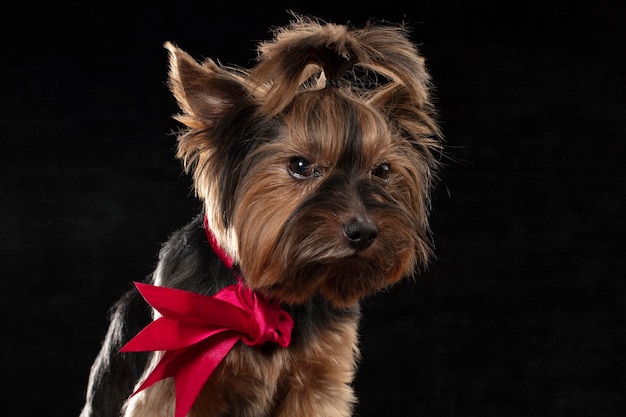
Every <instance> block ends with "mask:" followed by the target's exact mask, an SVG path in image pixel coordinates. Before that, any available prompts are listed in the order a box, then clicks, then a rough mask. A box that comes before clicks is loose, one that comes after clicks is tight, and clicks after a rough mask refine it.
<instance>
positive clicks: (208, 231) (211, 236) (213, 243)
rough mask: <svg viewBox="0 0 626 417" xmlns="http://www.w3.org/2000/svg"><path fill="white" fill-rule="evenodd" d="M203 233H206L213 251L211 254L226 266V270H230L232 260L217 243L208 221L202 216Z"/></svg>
mask: <svg viewBox="0 0 626 417" xmlns="http://www.w3.org/2000/svg"><path fill="white" fill-rule="evenodd" d="M204 232H205V233H206V237H207V239H208V241H209V244H210V245H211V248H212V249H213V252H215V254H216V255H217V256H218V257H219V258H220V260H221V261H222V262H223V263H224V265H226V267H227V268H228V269H232V267H233V263H234V262H233V259H232V258H231V257H230V255H228V254H227V253H226V251H225V250H224V249H223V248H222V247H221V246H220V245H219V243H217V238H216V237H215V235H214V234H213V232H212V231H211V229H210V228H209V219H208V218H207V217H206V216H204Z"/></svg>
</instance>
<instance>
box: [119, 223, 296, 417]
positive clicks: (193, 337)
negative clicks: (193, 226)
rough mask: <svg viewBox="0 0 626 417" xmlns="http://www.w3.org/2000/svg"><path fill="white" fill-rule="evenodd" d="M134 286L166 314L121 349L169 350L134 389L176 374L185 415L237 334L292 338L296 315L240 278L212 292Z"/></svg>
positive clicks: (248, 338) (179, 409)
mask: <svg viewBox="0 0 626 417" xmlns="http://www.w3.org/2000/svg"><path fill="white" fill-rule="evenodd" d="M207 230H208V229H207ZM211 243H214V242H211ZM135 286H136V287H137V289H138V290H139V292H140V293H141V295H142V296H143V297H144V299H145V300H146V301H147V302H148V303H149V304H150V305H151V306H152V307H154V308H155V309H156V310H157V311H158V312H159V313H161V314H162V316H161V317H159V318H157V319H156V320H154V321H152V322H151V323H150V324H148V325H147V326H146V327H145V328H144V329H143V330H142V331H141V332H139V334H137V335H136V336H135V337H134V338H133V339H131V340H130V341H129V342H128V343H127V344H126V345H124V346H123V347H122V349H121V351H122V352H143V351H165V352H164V353H163V356H162V357H161V360H160V361H159V363H158V364H157V365H156V367H155V368H154V370H153V371H152V372H151V373H150V375H148V377H147V378H146V379H145V381H143V383H142V384H141V385H140V386H139V388H137V389H136V390H135V392H134V393H133V395H135V394H137V393H138V392H140V391H142V390H143V389H145V388H148V387H149V386H150V385H152V384H154V383H155V382H157V381H160V380H162V379H165V378H168V377H174V380H175V387H176V412H175V417H185V416H186V415H187V413H188V412H189V410H190V409H191V406H192V405H193V402H194V401H195V399H196V397H197V396H198V394H199V393H200V390H201V389H202V387H203V385H204V383H205V382H206V381H207V379H209V377H210V376H211V373H212V372H213V371H214V370H215V368H216V367H217V365H219V363H220V362H221V361H222V359H223V358H224V357H225V356H226V354H227V353H228V352H229V351H230V350H231V349H232V348H233V346H234V345H235V343H237V341H238V340H240V339H241V340H242V341H243V342H244V343H245V344H247V345H249V346H260V345H263V344H265V343H266V342H274V343H278V344H279V345H280V346H282V347H287V346H289V343H290V341H291V330H292V329H293V324H294V323H293V318H292V317H291V316H290V315H289V314H288V313H287V312H286V311H284V310H282V309H281V308H280V304H279V303H278V302H275V301H272V300H269V299H267V298H265V297H262V296H260V295H258V294H256V293H254V292H253V291H252V290H251V289H250V288H248V287H247V286H245V285H244V284H243V283H242V282H241V281H239V283H238V284H236V285H230V286H228V287H225V288H223V289H222V290H220V291H219V292H217V293H216V294H215V295H213V296H210V297H209V296H205V295H201V294H196V293H193V292H188V291H183V290H179V289H173V288H166V287H158V286H154V285H149V284H143V283H139V282H135Z"/></svg>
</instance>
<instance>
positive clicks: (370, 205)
mask: <svg viewBox="0 0 626 417" xmlns="http://www.w3.org/2000/svg"><path fill="white" fill-rule="evenodd" d="M274 35H275V36H274V38H273V39H272V40H271V41H267V42H262V43H261V44H260V45H259V49H258V51H259V57H258V62H257V64H256V65H255V66H254V67H253V68H251V69H249V70H244V69H241V68H234V67H226V66H222V65H219V64H217V63H216V62H214V61H212V60H205V61H204V62H202V63H198V62H197V61H195V60H194V59H192V58H191V57H190V56H189V55H188V54H187V53H185V52H183V51H182V50H180V49H178V48H177V47H176V46H174V45H173V44H171V43H166V45H165V46H166V48H167V49H168V50H169V57H170V72H169V87H170V89H171V91H172V93H173V95H174V96H175V98H176V100H177V102H178V104H179V106H180V108H181V114H179V115H178V116H176V119H177V120H178V121H180V122H181V123H182V124H183V125H184V126H185V130H184V131H182V132H181V133H180V136H179V141H178V154H177V156H178V157H179V158H180V159H181V160H182V162H183V163H184V167H185V169H186V171H187V172H189V173H191V174H192V175H193V179H194V185H195V191H196V194H197V196H198V197H199V198H200V199H201V200H202V202H203V207H204V212H203V213H200V214H199V216H198V217H197V218H196V219H194V220H193V221H191V223H189V224H188V225H187V226H185V227H184V228H182V229H181V230H179V231H178V232H176V233H174V234H173V235H172V236H171V238H170V239H169V240H168V241H167V243H165V244H164V245H163V247H162V250H161V252H160V257H159V263H158V266H157V268H156V270H155V271H154V273H153V274H152V275H151V276H150V277H149V278H148V279H147V280H146V282H149V283H152V284H154V285H159V286H166V287H174V288H179V289H184V290H188V291H193V292H197V293H201V294H205V295H211V294H214V293H215V292H217V291H218V290H220V289H221V288H223V287H225V286H227V285H231V284H234V283H235V282H236V278H235V277H234V275H233V271H230V270H228V268H227V267H226V266H225V265H224V264H223V263H222V262H221V261H220V259H219V258H218V257H217V255H216V254H215V253H214V252H213V251H212V249H211V246H210V245H209V244H208V243H207V238H206V235H205V230H204V229H203V218H204V216H206V217H207V219H208V223H209V227H210V229H211V231H212V232H213V233H214V235H215V236H216V238H217V241H218V243H219V245H220V246H221V247H222V248H223V249H224V250H225V252H226V253H227V254H228V255H230V257H232V259H233V260H234V263H235V266H234V269H235V271H236V272H237V273H238V274H239V275H240V276H241V277H242V278H243V280H244V282H245V284H246V285H247V286H249V287H250V288H251V289H252V290H254V291H256V292H257V293H259V294H262V295H264V296H267V297H271V298H272V299H277V300H280V302H281V305H282V307H283V308H284V309H285V310H286V311H288V312H289V313H290V314H291V316H292V317H293V319H294V322H295V327H294V330H293V334H292V341H291V344H290V346H288V347H287V348H282V347H280V346H277V345H275V344H271V343H270V344H267V345H265V346H262V347H251V346H248V345H246V344H244V343H241V342H239V343H238V344H237V345H236V346H235V348H234V349H233V350H232V351H231V352H230V353H229V354H228V355H227V356H226V358H225V359H224V361H223V362H222V363H221V364H220V366H219V367H218V368H217V370H216V371H215V372H214V373H213V375H211V377H210V378H209V380H208V381H207V383H206V384H205V386H204V388H203V390H202V391H201V393H200V395H199V397H198V398H197V400H196V402H195V404H194V406H193V408H192V409H191V411H190V413H189V416H207V417H214V416H241V417H243V416H249V417H252V416H258V417H261V416H299V417H310V416H323V417H345V416H349V415H351V413H352V409H353V407H354V404H355V402H356V398H355V396H354V393H353V389H352V387H351V383H352V381H353V377H354V374H355V370H356V366H357V363H358V359H359V348H358V325H359V316H360V311H359V300H361V299H362V298H364V297H366V296H369V295H372V294H374V293H376V292H378V291H380V290H381V289H384V288H386V287H388V286H390V285H392V284H394V283H397V282H398V281H399V280H401V279H402V278H404V277H409V276H412V275H413V274H414V273H417V272H419V271H420V270H423V269H424V268H425V267H426V266H427V264H428V261H429V258H430V257H431V252H432V251H431V238H430V232H429V226H428V214H429V207H430V193H431V189H432V187H433V184H434V180H435V179H436V172H437V169H438V166H439V163H438V161H439V155H440V152H441V148H442V140H441V134H440V131H439V128H438V125H437V122H436V113H435V110H434V108H433V107H434V106H433V104H432V99H431V93H430V90H432V87H431V84H430V79H429V75H428V73H427V71H426V69H425V65H424V59H423V58H422V57H421V56H420V55H419V54H418V51H417V49H416V47H415V46H414V44H413V43H412V42H411V41H410V38H409V35H408V31H407V29H406V27H405V26H402V25H397V26H394V25H389V24H384V25H383V24H369V25H367V26H365V27H364V28H360V29H356V28H353V27H349V26H343V25H336V24H331V23H326V22H322V21H320V20H317V19H315V18H312V17H304V16H298V15H295V14H294V19H293V20H292V22H291V23H290V24H289V25H287V26H285V27H282V28H278V29H276V30H275V32H274ZM152 318H153V315H152V313H151V311H150V309H149V306H147V304H146V303H145V302H144V300H143V299H142V298H141V296H139V295H138V293H137V291H136V290H134V289H133V290H132V291H129V292H128V293H126V294H125V295H123V297H122V298H121V299H120V300H119V302H118V303H117V304H116V305H115V306H114V307H113V308H112V310H111V324H110V328H109V331H108V333H107V335H106V338H105V340H104V343H103V346H102V350H101V352H100V354H99V355H98V357H97V358H96V360H95V362H94V364H93V366H92V369H91V374H90V378H89V385H88V388H87V395H86V397H87V399H86V404H85V406H84V409H83V411H82V413H81V417H116V416H119V415H120V414H121V415H124V416H128V417H130V416H151V417H155V416H158V417H173V415H174V402H175V396H174V395H175V393H174V388H173V386H174V385H173V379H172V378H167V379H165V380H163V381H160V382H158V383H156V384H154V385H153V386H151V387H149V388H147V389H145V390H143V391H141V392H139V393H138V394H137V395H135V396H132V397H131V398H130V399H129V396H130V394H131V393H132V392H133V390H134V389H135V388H136V387H137V384H138V383H139V382H141V381H142V380H143V379H144V378H145V377H146V376H147V374H148V373H149V372H150V370H151V369H152V368H153V367H154V365H155V364H156V362H157V361H158V359H159V357H160V354H159V353H123V354H122V353H119V349H120V347H121V346H122V345H124V344H125V343H126V342H127V341H128V340H129V339H130V338H132V337H133V336H135V335H136V334H137V333H138V332H139V331H140V330H141V329H142V328H143V327H144V326H145V325H147V324H148V323H149V322H150V321H151V320H152Z"/></svg>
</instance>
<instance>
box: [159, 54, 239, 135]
mask: <svg viewBox="0 0 626 417" xmlns="http://www.w3.org/2000/svg"><path fill="white" fill-rule="evenodd" d="M164 46H165V48H166V49H167V50H168V51H169V64H170V69H169V80H168V86H169V88H170V91H171V92H172V94H173V95H174V97H175V98H176V101H177V102H178V105H179V107H180V108H181V110H182V111H183V113H182V114H181V115H178V116H177V117H176V119H177V120H178V121H180V122H181V123H184V124H185V125H187V126H188V127H190V128H192V129H194V128H197V129H202V128H204V127H212V126H214V125H215V124H216V122H217V121H219V120H220V119H221V118H222V117H223V116H224V114H225V113H226V112H227V111H228V110H229V109H230V108H231V107H232V106H233V105H234V104H235V103H237V102H239V101H241V100H244V99H246V98H247V97H249V95H248V92H247V90H246V88H245V87H244V83H243V79H242V78H241V77H240V76H238V75H236V74H235V73H233V72H229V71H227V70H225V69H223V68H221V67H220V66H218V65H217V64H216V63H215V62H213V61H212V60H210V59H207V60H206V61H204V62H203V63H202V64H200V63H198V62H197V61H196V60H194V59H193V58H192V57H191V56H189V54H187V53H186V52H184V51H182V50H181V49H179V48H177V47H176V46H175V45H174V44H172V43H171V42H166V43H165V44H164Z"/></svg>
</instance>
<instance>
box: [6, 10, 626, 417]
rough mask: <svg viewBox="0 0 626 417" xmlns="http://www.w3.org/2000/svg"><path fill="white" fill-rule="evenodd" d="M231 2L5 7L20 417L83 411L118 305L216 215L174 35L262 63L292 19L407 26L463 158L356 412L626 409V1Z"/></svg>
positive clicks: (378, 322)
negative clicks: (189, 232) (197, 189)
mask: <svg viewBox="0 0 626 417" xmlns="http://www.w3.org/2000/svg"><path fill="white" fill-rule="evenodd" d="M221 3H222V4H221V5H220V6H219V7H218V6H217V5H211V4H210V2H198V3H197V4H195V5H194V4H193V3H192V2H177V3H172V4H167V3H165V2H161V3H159V4H158V5H152V6H147V7H138V6H131V4H130V2H127V3H120V4H116V3H113V2H101V3H99V5H97V4H96V3H94V4H89V3H88V2H78V1H77V2H66V3H52V2H49V3H44V4H40V5H37V6H31V5H29V3H27V2H23V3H22V4H16V3H12V4H11V5H10V6H3V10H2V12H1V13H0V33H1V34H2V38H1V39H2V52H1V54H2V55H1V58H0V62H1V66H0V74H1V76H2V82H1V85H2V91H1V97H0V106H1V107H0V140H1V145H0V146H1V148H0V149H1V150H0V162H1V166H0V174H1V176H0V245H1V249H0V254H1V256H2V262H1V263H0V274H1V277H2V291H0V297H1V298H0V313H1V314H0V320H1V321H0V325H1V326H2V341H1V342H0V366H1V367H2V376H3V378H2V379H3V381H4V383H5V385H4V386H5V388H4V389H3V393H2V396H5V400H4V401H3V408H4V410H5V411H3V413H2V414H6V415H11V413H19V415H37V413H41V414H45V415H52V416H77V415H78V413H79V410H80V408H81V406H82V401H83V395H84V390H85V386H86V381H87V376H88V372H89V367H90V364H91V361H92V360H93V359H94V357H95V355H96V353H97V351H98V349H99V343H100V340H101V338H102V336H103V335H104V332H105V330H106V325H107V323H106V315H107V309H108V307H109V306H110V304H111V303H112V302H113V301H114V300H115V299H116V298H117V297H118V296H119V295H120V294H121V293H122V292H123V291H125V290H126V289H128V288H129V287H130V286H131V285H132V281H133V280H138V279H141V278H142V277H143V276H144V275H146V274H148V273H149V272H150V271H151V269H152V268H153V266H154V265H155V263H156V254H157V251H158V249H159V246H160V244H161V243H162V242H163V241H165V240H166V239H167V237H168V235H169V234H170V233H171V232H172V231H174V230H175V229H177V228H179V227H181V226H182V225H183V224H184V223H186V222H187V221H188V220H190V219H191V218H192V217H193V216H194V214H195V213H196V212H197V211H198V210H199V208H200V204H199V203H198V202H197V201H196V199H195V198H194V196H193V193H192V192H191V181H190V178H189V177H188V176H186V175H184V174H183V173H182V169H181V166H180V163H179V162H178V161H177V160H175V158H174V152H175V150H174V148H175V137H174V135H173V134H172V132H173V131H174V130H176V129H177V128H178V125H177V124H176V123H175V122H174V121H173V120H172V119H171V116H172V115H173V114H174V113H176V112H177V108H176V106H175V102H174V100H173V98H172V97H171V96H170V94H169V92H168V91H167V88H166V86H165V80H166V74H167V54H166V51H165V49H163V47H162V44H163V42H164V41H166V40H171V41H174V42H175V43H177V44H178V45H179V46H180V47H181V48H182V49H184V50H186V51H187V52H189V53H190V54H191V55H193V56H194V57H196V58H199V59H200V58H203V57H211V58H214V59H217V60H219V61H220V62H222V63H225V64H236V65H241V66H249V65H250V64H251V63H252V61H253V59H254V57H255V51H254V48H255V45H256V42H257V41H259V40H266V39H268V38H269V37H270V33H269V29H270V28H271V27H273V26H278V25H282V24H285V23H287V21H288V20H289V19H290V16H289V15H288V14H287V13H286V10H287V9H293V10H295V11H298V12H302V13H307V14H313V15H316V16H318V17H321V18H323V19H326V20H329V21H332V22H335V23H346V22H348V21H350V22H351V23H352V24H354V25H355V26H359V25H361V24H362V23H364V22H365V21H366V20H367V19H368V18H372V19H374V20H379V19H386V20H388V21H391V22H401V21H404V22H406V23H408V24H409V25H410V26H411V27H412V29H413V31H412V36H413V38H414V40H415V42H416V43H417V44H418V46H419V49H420V51H421V52H422V53H423V55H425V57H426V58H427V65H428V68H429V69H430V71H431V74H432V76H433V80H434V84H435V86H436V90H435V94H436V96H437V105H438V107H439V109H440V119H441V124H442V128H443V131H444V134H445V136H446V141H447V142H446V143H447V151H448V155H449V156H450V160H449V161H448V164H447V166H446V168H445V169H444V171H443V172H442V174H441V177H442V181H441V184H440V186H439V188H438V189H437V193H436V196H435V201H434V209H433V212H432V228H433V232H434V239H435V244H436V249H435V250H436V254H437V259H436V260H434V261H433V264H432V266H431V268H430V269H429V271H428V272H426V273H425V274H422V275H421V276H420V277H419V278H418V279H417V280H416V281H414V282H409V281H406V282H404V283H403V284H401V285H399V286H397V287H394V288H393V289H391V290H389V291H388V292H386V293H383V294H379V295H377V296H374V297H372V298H370V299H367V300H366V301H365V302H364V304H363V305H364V318H363V322H362V332H361V335H362V337H361V338H362V353H363V360H362V362H361V365H360V368H359V371H358V374H357V379H356V382H355V387H356V391H357V394H358V396H359V399H360V403H359V405H358V407H357V410H356V414H357V415H358V416H361V417H368V416H380V415H394V416H395V415H397V416H424V417H438V416H464V417H469V416H481V417H482V416H623V415H626V404H625V399H624V397H625V393H626V381H625V378H626V376H625V373H624V365H625V363H624V361H625V359H626V355H625V348H626V343H625V339H626V333H625V330H626V327H625V326H624V324H625V318H626V316H625V314H626V311H625V310H626V309H625V305H626V297H625V291H626V281H625V280H626V276H625V262H624V261H623V257H624V249H625V246H626V245H625V238H624V233H625V231H626V230H625V229H626V228H625V226H626V221H625V220H624V217H625V214H626V213H625V210H624V208H625V204H624V203H625V200H626V198H625V197H626V196H625V192H624V191H625V185H626V176H625V175H624V172H623V170H622V169H621V168H622V167H621V165H622V164H623V162H624V157H625V156H626V152H625V148H626V145H625V142H624V139H625V134H626V122H625V121H626V105H625V101H626V78H625V75H626V12H625V9H626V8H625V7H624V6H623V2H621V1H612V2H610V1H599V2H582V3H581V2H566V1H543V2H517V1H515V2H496V1H485V2H461V1H447V0H446V1H433V2H426V1H421V2H412V1H402V2H394V1H383V0H378V1H376V2H372V1H359V2H352V3H346V2H320V1H311V2H299V3H298V2H296V3H289V2H286V1H285V2H280V1H279V2H274V3H272V5H270V4H268V3H267V2H264V1H256V2H250V3H242V2H237V1H229V2H221ZM20 410H21V411H20Z"/></svg>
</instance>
